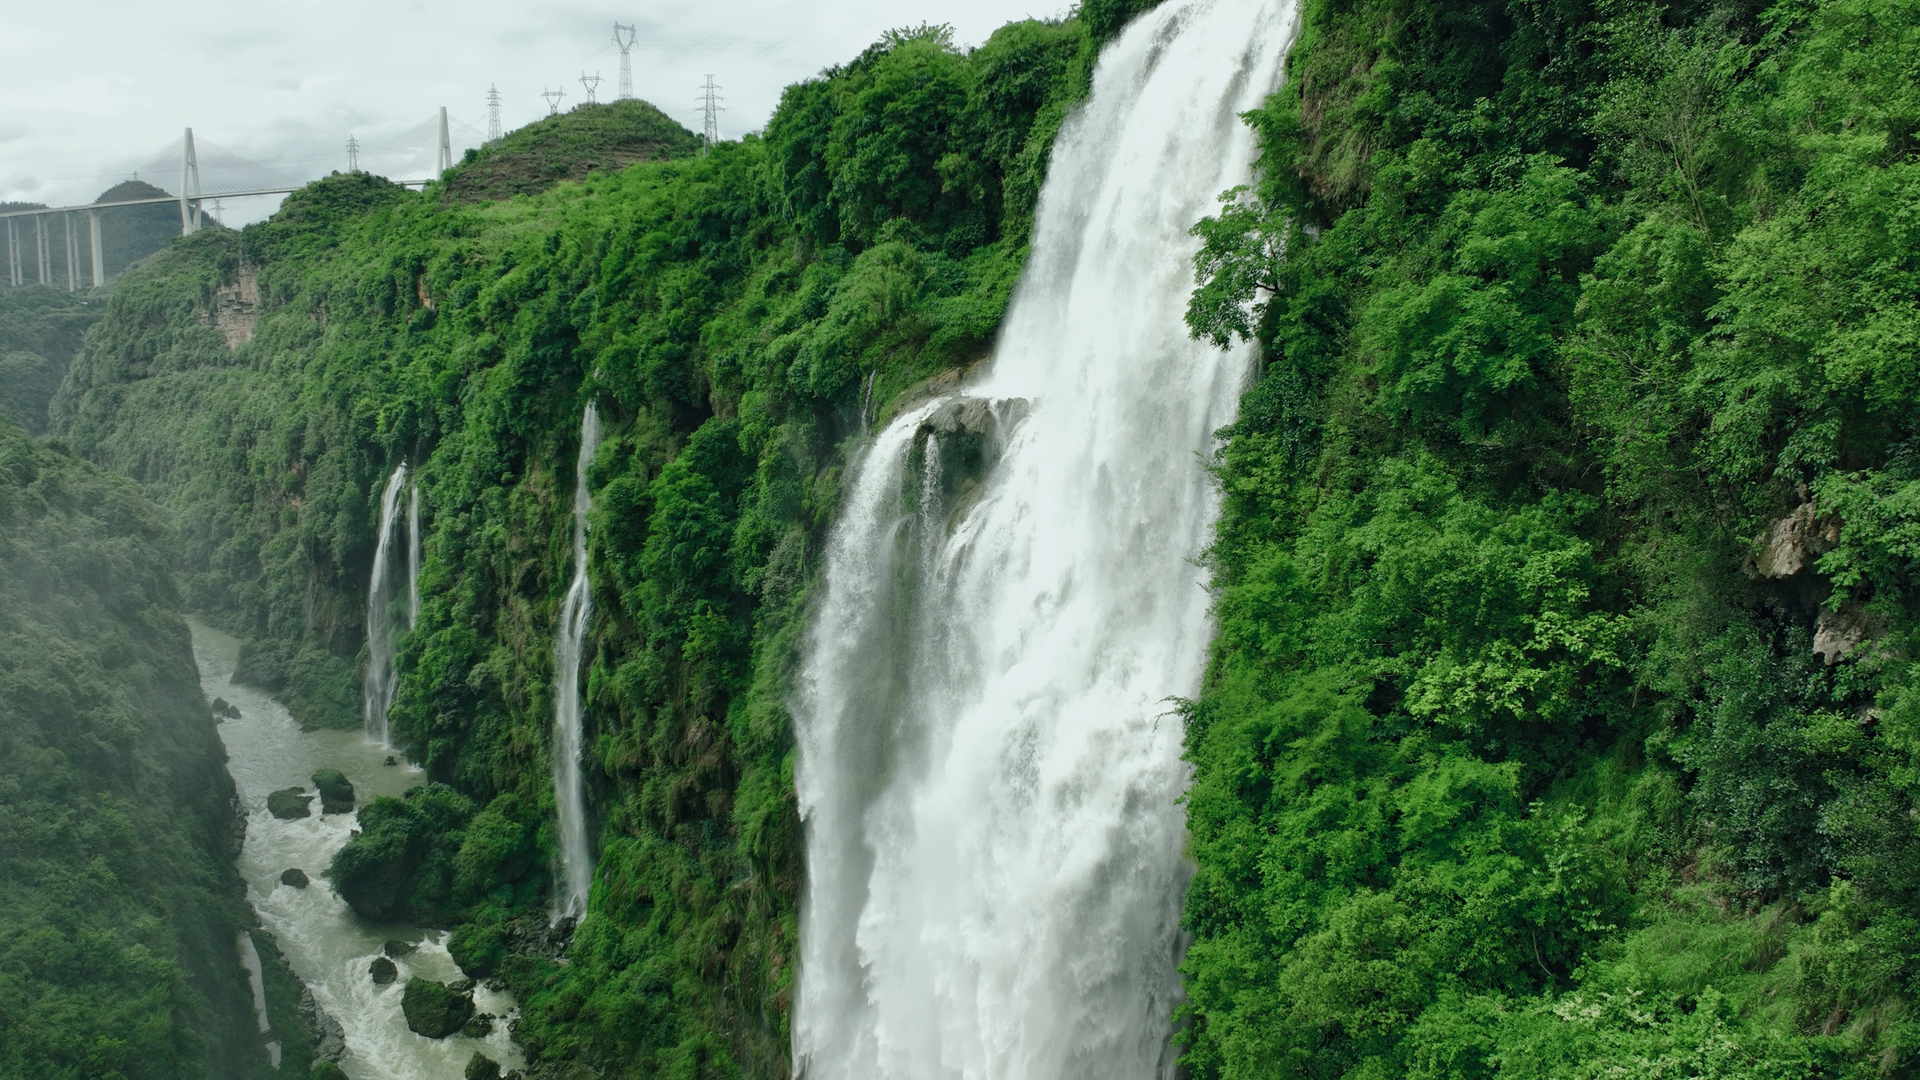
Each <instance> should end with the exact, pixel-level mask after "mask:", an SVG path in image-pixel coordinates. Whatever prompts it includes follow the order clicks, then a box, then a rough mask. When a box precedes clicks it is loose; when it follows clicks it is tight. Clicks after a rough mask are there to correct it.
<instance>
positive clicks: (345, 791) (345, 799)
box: [313, 769, 353, 814]
mask: <svg viewBox="0 0 1920 1080" xmlns="http://www.w3.org/2000/svg"><path fill="white" fill-rule="evenodd" d="M313 786H314V787H317V788H319V789H320V812H321V813H323V814H350V813H352V812H353V784H352V782H351V781H349V780H348V779H347V777H346V774H345V773H342V772H341V771H340V770H339V769H321V770H320V771H319V772H317V773H314V774H313Z"/></svg>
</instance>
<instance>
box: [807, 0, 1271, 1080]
mask: <svg viewBox="0 0 1920 1080" xmlns="http://www.w3.org/2000/svg"><path fill="white" fill-rule="evenodd" d="M1295 24H1296V14H1295V7H1294V4H1293V2H1292V0H1185V2H1181V0H1175V2H1171V3H1167V4H1164V5H1162V6H1161V7H1160V8H1158V9H1156V10H1155V11H1153V12H1151V13H1149V14H1147V15H1145V16H1143V17H1142V18H1141V19H1139V20H1138V21H1136V22H1135V23H1134V24H1133V25H1132V26H1131V27H1129V28H1128V29H1127V30H1126V31H1125V32H1124V33H1123V34H1122V35H1121V37H1120V38H1119V39H1118V40H1116V41H1115V42H1114V43H1112V44H1111V45H1110V46H1108V48H1107V49H1106V51H1105V52H1104V53H1103V54H1102V56H1101V59H1100V63H1099V66H1098V68H1097V70H1096V73H1095V76H1094V83H1093V94H1092V97H1091V99H1090V100H1089V101H1088V102H1087V103H1086V104H1085V105H1084V106H1083V107H1082V108H1081V109H1080V110H1079V111H1078V112H1077V113H1076V114H1075V115H1074V116H1073V117H1071V118H1070V119H1069V121H1068V123H1067V124H1066V125H1065V126H1064V127H1063V129H1062V131H1061V134H1060V136H1059V139H1058V141H1057V142H1056V144H1055V147H1054V152H1053V158H1052V164H1051V167H1050V171H1049V175H1048V179H1047V182H1046V187H1045V189H1044V191H1043V193H1042V195H1041V199H1040V204H1039V211H1038V214H1037V216H1036V220H1035V227H1034V240H1033V247H1032V251H1031V254H1030V256H1029V259H1028V264H1027V267H1026V270H1025V272H1024V274H1023V276H1022V278H1021V282H1020V284H1019V287H1018V288H1017V290H1016V292H1015V295H1014V299H1013V303H1012V306H1011V308H1010V309H1009V311H1008V314H1007V318H1006V321H1005V323H1004V327H1003V330H1002V333H1001V338H1000V342H999V345H998V347H997V349H996V352H995V355H994V357H993V359H992V362H991V365H990V367H989V369H988V371H987V373H986V374H985V375H984V377H982V378H980V379H979V380H978V381H977V382H976V383H975V384H974V385H971V386H969V387H968V388H966V389H965V390H964V391H962V394H961V395H960V397H959V398H957V399H946V400H940V401H933V402H929V403H926V404H924V405H922V406H920V407H918V408H915V409H912V410H911V411H909V412H907V413H906V414H905V415H902V416H900V417H898V418H897V419H895V420H894V421H893V422H892V423H891V424H889V425H888V426H887V427H886V428H885V429H883V430H882V431H881V432H880V433H879V434H878V435H877V436H875V438H874V441H873V443H872V445H871V447H870V448H869V449H868V450H867V452H866V453H865V455H864V457H863V458H862V459H861V460H860V462H859V463H858V464H857V466H856V467H855V469H854V470H853V473H852V478H851V481H850V483H849V487H848V492H847V495H846V497H845V502H844V504H843V506H842V509H841V517H840V520H839V523H838V525H837V526H836V528H835V530H834V532H833V534H832V537H831V539H830V541H829V545H828V551H827V564H826V579H825V589H824V594H823V597H822V599H821V601H820V603H819V606H818V608H817V610H816V613H815V621H814V623H813V626H812V630H811V637H810V640H809V643H808V645H807V647H806V650H805V655H804V659H803V663H802V668H801V671H800V676H799V681H798V686H797V690H796V694H795V697H794V700H793V702H792V705H793V712H794V717H795V724H796V732H797V737H798V741H799V760H798V767H797V771H796V778H795V779H796V787H797V793H798V796H799V801H800V810H801V815H802V817H803V820H804V822H805V827H806V843H807V866H808V880H807V884H806V888H805V892H804V895H803V897H802V910H801V947H800V957H801V958H800V969H799V993H798V999H797V1001H796V1004H795V1011H794V1019H793V1031H794V1035H793V1048H794V1054H795V1059H796V1066H797V1068H798V1069H799V1070H800V1073H801V1074H802V1075H804V1076H806V1077H808V1078H809V1080H842V1078H846V1080H855V1078H858V1080H876V1078H901V1080H943V1078H962V1077H964V1078H978V1080H1066V1078H1081V1077H1084V1078H1087V1080H1127V1078H1139V1080H1146V1078H1149V1077H1171V1076H1172V1075H1173V1071H1174V1069H1173V1058H1174V1053H1173V1050H1172V1048H1171V1046H1170V1033H1171V1024H1172V1014H1173V1010H1174V1008H1175V1006H1176V1004H1177V1002H1178V999H1179V994H1180V984H1179V977H1178V973H1177V965H1178V961H1179V956H1180V952H1181V948H1182V936H1181V932H1180V929H1179V918H1180V904H1181V898H1182V893H1183V891H1184V888H1185V885H1186V882H1187V879H1188V869H1187V867H1186V864H1185V861H1184V858H1183V855H1182V843H1183V839H1184V835H1185V831H1184V822H1183V815H1182V811H1181V808H1180V806H1179V805H1178V800H1179V798H1180V796H1181V794H1182V792H1183V790H1184V787H1185V784H1186V781H1187V775H1188V774H1187V771H1186V768H1185V766H1184V765H1183V763H1182V761H1181V758H1180V753H1181V736H1182V724H1181V721H1180V718H1179V717H1178V716H1177V715H1175V714H1174V713H1173V712H1172V709H1173V699H1175V698H1178V697H1191V696H1193V695H1194V694H1195V693H1196V692H1197V690H1198V689H1199V686H1200V679H1201V675H1202V670H1203V666H1204V661H1205V653H1206V645H1207V641H1208V638H1209V635H1210V632H1211V627H1210V622H1209V618H1208V596H1207V593H1206V591H1205V588H1204V573H1203V571H1202V570H1201V569H1200V568H1199V567H1198V566H1197V565H1196V564H1195V561H1194V560H1195V558H1196V556H1198V555H1199V554H1200V553H1201V552H1202V551H1203V549H1204V548H1205V546H1206V544H1207V540H1208V536H1209V530H1210V528H1211V523H1212V521H1213V518H1214V515H1215V512H1216V509H1217V499H1216V495H1215V493H1214V491H1213V489H1212V486H1211V484H1210V482H1209V479H1208V476H1207V473H1206V470H1205V468H1204V459H1205V457H1206V455H1207V454H1208V452H1209V451H1210V450H1211V448H1212V447H1213V445H1214V442H1213V434H1212V433H1213V432H1214V431H1215V430H1217V429H1218V428H1220V427H1221V426H1223V425H1225V424H1226V423H1228V422H1230V421H1231V419H1232V417H1233V415H1234V410H1235V407H1236V403H1237V398H1238V394H1239V392H1240V390H1241V389H1242V387H1243V385H1244V383H1245V379H1246V377H1247V373H1248V369H1249V361H1250V354H1249V353H1248V352H1247V351H1245V350H1234V351H1221V350H1217V349H1214V348H1211V347H1208V346H1206V345H1203V344H1199V343H1196V342H1194V341H1192V340H1191V339H1190V338H1189V337H1188V335H1187V331H1186V327H1185V325H1184V322H1183V319H1182V316H1183V314H1184V310H1185V305H1186V299H1187V296H1188V294H1189V293H1190V291H1191V289H1192V270H1191V258H1192V255H1193V253H1194V252H1195V250H1196V244H1197V241H1195V240H1194V239H1193V238H1192V237H1190V236H1189V235H1188V230H1189V229H1190V228H1191V227H1192V225H1193V224H1194V222H1196V221H1198V220H1199V219H1200V218H1201V217H1203V216H1205V215H1207V214H1209V213H1212V212H1213V211H1214V210H1215V209H1216V207H1217V203H1216V201H1215V200H1216V197H1217V196H1218V195H1219V194H1220V193H1221V192H1222V191H1224V190H1226V189H1227V188H1229V187H1232V186H1234V185H1236V184H1240V183H1245V182H1247V180H1248V179H1249V178H1250V176H1251V166H1252V158H1253V154H1254V145H1253V141H1252V138H1251V135H1250V133H1249V132H1248V130H1247V128H1246V125H1245V124H1243V123H1242V122H1241V121H1240V120H1239V118H1238V114H1239V113H1242V112H1244V111H1246V110H1248V109H1252V108H1255V107H1257V106H1258V105H1260V104H1261V103H1262V101H1263V100H1264V99H1265V98H1266V96H1267V95H1268V94H1269V93H1271V92H1272V91H1273V90H1274V89H1275V88H1276V87H1277V86H1278V85H1279V81H1280V74H1281V63H1282V61H1283V59H1284V57H1285V55H1286V51H1287V48H1288V46H1289V45H1290V44H1291V41H1292V37H1293V33H1294V28H1295Z"/></svg>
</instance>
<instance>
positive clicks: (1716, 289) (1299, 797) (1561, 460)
mask: <svg viewBox="0 0 1920 1080" xmlns="http://www.w3.org/2000/svg"><path fill="white" fill-rule="evenodd" d="M1916 44H1920V10H1917V9H1915V8H1914V7H1913V5H1910V4H1903V5H1880V4H1866V3H1852V2H1847V0H1840V2H1834V3H1821V4H1812V5H1792V4H1766V3H1761V4H1748V5H1738V6H1723V7H1709V6H1706V5H1689V4H1637V3H1628V4H1607V5H1587V4H1581V3H1572V4H1545V5H1535V4H1504V3H1497V4H1481V3H1446V4H1439V3H1435V4H1427V3H1418V2H1401V0H1391V2H1380V3H1373V2H1363V3H1358V4H1346V3H1321V2H1310V3H1307V4H1306V5H1305V6H1304V26H1303V32H1302V37H1301V42H1300V44H1299V46H1298V47H1297V48H1296V50H1295V52H1294V53H1293V55H1292V56H1291V58H1290V63H1289V76H1290V77H1289V85H1288V87H1287V88H1286V89H1285V90H1284V91H1283V92H1282V93H1280V94H1279V95H1276V97H1275V98H1274V99H1273V100H1272V102H1271V103H1270V104H1269V106H1268V107H1267V108H1266V109H1263V110H1261V111H1259V112H1257V113H1255V114H1253V115H1252V116H1250V117H1249V119H1250V121H1251V122H1252V123H1253V124H1254V125H1255V126H1256V128H1257V129H1258V130H1259V131H1260V132H1261V133H1262V134H1263V136H1264V139H1265V154H1264V156H1263V159H1262V168H1261V175H1260V182H1259V183H1258V184H1257V185H1256V186H1255V187H1254V188H1252V189H1249V190H1245V191H1242V192H1239V193H1236V195H1235V196H1234V197H1233V198H1232V199H1231V200H1230V201H1229V203H1228V204H1227V205H1225V206H1223V207H1222V212H1221V213H1220V214H1219V215H1218V216H1217V217H1215V218H1213V219H1211V220H1210V221H1208V222H1206V223H1204V224H1203V225H1202V227H1201V229H1200V232H1201V233H1202V235H1203V236H1204V237H1205V240H1206V249H1205V250H1204V252H1203V253H1202V255H1201V258H1200V270H1201V276H1202V282H1203V285H1202V288H1201V289H1200V290H1199V291H1198V292H1197V293H1196V295H1195V298H1194V303H1193V305H1192V307H1191V309H1190V315H1189V321H1190V323H1191V324H1192V325H1193V327H1194V329H1195V331H1196V332H1198V333H1202V334H1206V335H1210V336H1213V337H1215V338H1216V339H1218V340H1223V341H1224V340H1229V339H1232V338H1235V337H1250V338H1253V339H1255V340H1257V341H1259V342H1260V343H1261V344H1262V345H1263V346H1264V347H1265V349H1266V358H1267V367H1266V374H1265V377H1264V379H1263V380H1262V381H1261V382H1260V384H1259V385H1258V386H1256V387H1255V388H1254V389H1253V390H1252V391H1251V392H1250V393H1249V394H1248V395H1247V396H1246V397H1245V399H1244V400H1243V403H1242V404H1243V408H1242V415H1241V419H1240V421H1239V422H1238V423H1237V424H1236V425H1235V426H1234V427H1233V428H1232V429H1231V430H1230V432H1229V435H1230V440H1229V442H1228V444H1227V446H1226V447H1225V448H1224V449H1223V451H1222V453H1221V456H1220V459H1219V473H1220V478H1221V482H1222V486H1223V490H1224V492H1225V494H1226V504H1225V508H1224V513H1223V516H1222V519H1221V523H1220V527H1219V538H1218V541H1217V543H1216V545H1215V548H1214V551H1213V553H1212V559H1211V561H1212V565H1213V569H1214V574H1215V589H1216V597H1217V609H1216V610H1217V613H1218V616H1219V625H1220V636H1219V639H1218V641H1217V643H1216V653H1215V661H1214V666H1213V671H1212V675H1211V678H1210V681H1209V686H1208V688H1207V691H1206V692H1205V693H1204V694H1203V695H1202V697H1201V698H1200V699H1199V700H1198V701H1196V702H1193V703H1192V704H1191V706H1190V707H1189V727H1188V745H1189V752H1190V756H1191V757H1192V759H1193V761H1194V764H1195V770H1196V772H1195V780H1194V789H1193V792H1192V795H1191V796H1190V799H1189V803H1188V806H1189V818H1188V820H1189V825H1190V828H1191V829H1192V833H1193V848H1192V850H1193V854H1194V857H1195V859H1196V861H1197V863H1198V867H1199V870H1198V873H1197V875H1196V877H1195V880H1194V885H1193V888H1192V891H1191V893H1190V894H1189V896H1188V901H1187V907H1186V918H1187V924H1188V927H1189V929H1190V930H1191V931H1192V932H1193V934H1194V945H1193V947H1192V950H1191V952H1190V953H1189V955H1188V958H1187V964H1186V970H1187V975H1188V981H1187V986H1188V990H1189V994H1190V1001H1189V1004H1188V1009H1189V1015H1190V1016H1191V1017H1192V1019H1193V1025H1192V1027H1191V1029H1190V1030H1189V1032H1188V1033H1187V1036H1186V1039H1187V1045H1188V1048H1189V1050H1188V1064H1189V1066H1190V1067H1191V1068H1192V1070H1193V1073H1194V1075H1195V1076H1196V1077H1254V1076H1259V1077H1268V1076H1275V1075H1282V1076H1337V1075H1346V1076H1386V1075H1395V1076H1418V1077H1440V1076H1446V1077H1468V1076H1489V1075H1495V1074H1497V1075H1501V1076H1529V1077H1531V1076H1603V1075H1647V1076H1652V1075H1688V1076H1729V1077H1730V1076H1865V1075H1883V1076H1885V1075H1912V1073H1913V1070H1914V1069H1915V1068H1916V1057H1915V1055H1916V1054H1920V1041H1916V1037H1915V1029H1913V1028H1911V1027H1909V1026H1906V1025H1907V1021H1905V1020H1896V1019H1894V1018H1895V1017H1905V1016H1908V1015H1910V1010H1911V1009H1912V1007H1913V1002H1914V997H1913V995H1914V993H1915V983H1914V982H1913V977H1914V973H1915V972H1916V971H1920V967H1916V964H1917V963H1920V953H1916V951H1915V948H1914V943H1913V939H1912V937H1911V936H1910V934H1909V932H1908V930H1907V928H1909V927H1912V926H1913V925H1915V919H1916V918H1920V895H1917V894H1916V892H1915V889H1914V882H1915V880H1916V878H1915V876H1914V875H1915V872H1916V870H1920V862H1916V861H1915V860H1916V857H1917V856H1920V832H1916V830H1915V828H1914V820H1915V817H1914V815H1915V808H1916V806H1917V805H1920V788H1916V787H1915V774H1914V772H1913V771H1912V764H1913V761H1914V758H1913V753H1914V749H1915V743H1914V741H1913V731H1914V728H1913V726H1912V725H1913V723H1914V722H1915V719H1916V714H1915V712H1914V711H1913V709H1914V704H1915V702H1916V700H1920V699H1916V697H1915V689H1916V687H1920V668H1916V666H1915V664H1914V662H1913V654H1912V638H1911V634H1912V632H1913V629H1912V628H1913V627H1914V626H1915V622H1914V617H1915V615H1916V613H1920V607H1917V606H1916V604H1917V602H1920V589H1916V577H1915V571H1916V570H1917V569H1920V564H1916V562H1915V555H1916V553H1917V552H1916V549H1915V548H1914V547H1913V545H1912V542H1911V540H1910V539H1908V538H1910V537H1912V536H1914V535H1916V533H1915V529H1916V528H1917V527H1920V514H1916V507H1920V504H1916V503H1915V502H1914V501H1913V499H1914V496H1915V495H1916V494H1917V493H1920V489H1916V487H1915V484H1916V477H1917V476H1920V474H1916V472H1915V471H1914V463H1915V459H1914V457H1913V454H1914V448H1915V447H1916V446H1917V445H1920V443H1917V442H1916V439H1920V424H1917V423H1916V417H1920V408H1917V407H1916V406H1920V400H1917V399H1916V397H1915V394H1916V391H1920V383H1916V381H1915V380H1914V379H1913V377H1912V373H1913V372H1914V371H1915V366H1914V354H1913V351H1912V348H1911V346H1910V345H1907V344H1900V345H1894V344H1893V340H1894V339H1892V338H1889V337H1885V336H1883V330H1882V329H1881V328H1885V327H1890V326H1894V325H1899V326H1908V325H1912V320H1913V317H1914V316H1913V302H1912V297H1913V296H1914V295H1915V293H1914V291H1913V290H1914V289H1915V287H1916V286H1920V260H1917V259H1916V256H1915V252H1916V250H1920V249H1916V248H1915V247H1914V246H1913V244H1912V226H1911V225H1910V224H1908V222H1910V221H1911V220H1913V215H1914V212H1915V209H1916V207H1920V187H1916V180H1920V160H1916V158H1915V156H1914V142H1913V139H1912V132H1913V131H1914V130H1915V126H1914V125H1915V124H1916V122H1917V121H1920V83H1916V81H1915V79H1914V72H1913V68H1912V63H1911V59H1910V58H1911V56H1912V55H1913V49H1914V48H1915V46H1916ZM1900 340H1902V341H1903V342H1904V341H1905V340H1906V339H1904V338H1902V339H1900Z"/></svg>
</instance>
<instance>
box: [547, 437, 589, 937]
mask: <svg viewBox="0 0 1920 1080" xmlns="http://www.w3.org/2000/svg"><path fill="white" fill-rule="evenodd" d="M599 448H600V413H599V412H598V411H597V410H595V409H594V407H593V406H592V405H591V404H589V405H588V406H587V408H586V411H585V412H584V413H582V414H581V416H580V460H579V462H578V463H577V465H576V467H575V469H574V478H573V583H572V584H571V585H569V586H567V598H566V600H565V601H564V602H562V603H561V605H560V626H559V628H558V629H557V630H556V631H555V633H554V642H553V803H554V808H555V810H556V812H557V814H558V817H559V819H560V820H559V825H560V866H559V872H558V873H557V874H556V875H555V881H554V890H553V918H554V921H556V922H557V921H559V920H561V919H579V918H580V917H581V916H583V915H585V914H586V913H587V892H588V889H589V888H590V887H591V885H592V883H593V850H592V847H591V845H589V844H588V843H587V795H586V792H585V791H584V790H582V787H581V779H580V710H581V700H580V661H581V659H582V656H581V642H583V641H584V640H585V639H586V636H587V622H588V620H590V619H591V618H592V617H593V593H592V590H591V589H590V588H589V587H588V585H587V511H589V510H591V509H592V508H593V497H592V496H591V495H589V494H588V493H587V469H588V467H589V466H591V465H592V464H593V455H594V451H596V450H598V449H599Z"/></svg>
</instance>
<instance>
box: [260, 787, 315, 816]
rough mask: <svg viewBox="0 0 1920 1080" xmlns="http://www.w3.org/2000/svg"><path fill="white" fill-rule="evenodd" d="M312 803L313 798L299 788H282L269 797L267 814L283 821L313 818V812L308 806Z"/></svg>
mask: <svg viewBox="0 0 1920 1080" xmlns="http://www.w3.org/2000/svg"><path fill="white" fill-rule="evenodd" d="M311 802H313V796H311V795H309V794H307V793H306V792H304V791H301V790H300V789H299V788H297V787H290V788H281V789H280V790H279V791H276V792H274V793H273V794H271V795H268V796H267V812H268V813H270V814H272V815H273V816H274V817H277V818H279V819H281V820H282V821H288V820H291V819H293V818H303V817H312V816H313V811H312V810H310V809H308V806H307V804H309V803H311Z"/></svg>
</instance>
